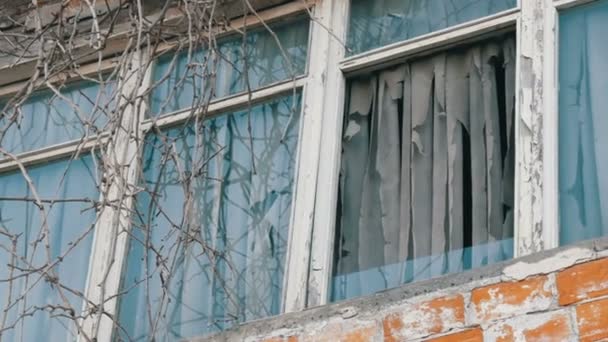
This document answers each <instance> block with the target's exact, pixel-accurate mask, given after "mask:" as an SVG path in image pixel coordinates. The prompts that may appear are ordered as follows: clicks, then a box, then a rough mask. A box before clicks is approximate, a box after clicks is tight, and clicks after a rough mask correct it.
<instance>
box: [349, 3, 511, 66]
mask: <svg viewBox="0 0 608 342" xmlns="http://www.w3.org/2000/svg"><path fill="white" fill-rule="evenodd" d="M516 5H517V0H374V1H369V0H352V1H351V10H350V24H349V30H348V39H347V48H348V50H349V53H350V54H358V53H361V52H365V51H368V50H372V49H375V48H378V47H381V46H384V45H388V44H391V43H396V42H400V41H403V40H407V39H411V38H414V37H418V36H421V35H424V34H427V33H431V32H434V31H438V30H441V29H445V28H448V27H451V26H454V25H458V24H462V23H465V22H467V21H471V20H474V19H479V18H482V17H485V16H489V15H492V14H495V13H498V12H501V11H504V10H507V9H510V8H514V7H515V6H516Z"/></svg>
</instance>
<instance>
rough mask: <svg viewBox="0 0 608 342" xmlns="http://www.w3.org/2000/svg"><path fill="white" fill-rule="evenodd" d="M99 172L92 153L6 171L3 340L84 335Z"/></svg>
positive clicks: (0, 278)
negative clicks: (80, 319)
mask: <svg viewBox="0 0 608 342" xmlns="http://www.w3.org/2000/svg"><path fill="white" fill-rule="evenodd" d="M26 175H27V176H26ZM97 179H98V174H97V171H96V167H95V163H94V162H93V158H92V156H91V155H83V156H81V157H80V158H76V159H72V160H60V161H53V162H49V163H46V164H41V165H36V166H32V167H28V168H27V173H25V174H24V173H22V171H11V172H7V173H2V174H0V308H2V310H3V316H2V317H3V322H2V327H3V328H6V330H3V331H2V332H1V334H2V340H3V341H4V340H6V341H26V342H30V341H31V342H34V341H74V340H76V339H77V336H78V330H77V328H76V326H75V325H74V324H73V323H74V321H73V317H75V315H76V316H78V315H79V313H80V310H81V308H82V305H83V302H84V295H83V293H84V290H85V283H86V279H87V274H88V268H89V256H90V251H91V248H92V241H93V231H94V224H95V218H96V214H97V211H96V210H95V207H94V204H93V202H94V201H96V200H97V199H98V198H99V193H98V189H97V182H96V181H97ZM26 294H27V295H26ZM49 313H52V314H49Z"/></svg>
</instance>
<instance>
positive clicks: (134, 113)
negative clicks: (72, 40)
mask: <svg viewBox="0 0 608 342" xmlns="http://www.w3.org/2000/svg"><path fill="white" fill-rule="evenodd" d="M313 5H314V2H312V1H297V2H288V3H286V4H284V5H280V6H277V7H274V8H272V9H268V10H264V11H261V12H259V13H257V14H256V15H255V16H251V15H250V16H249V17H245V18H240V19H236V20H233V21H231V25H230V27H229V28H228V29H227V30H226V31H223V32H222V33H221V34H219V36H217V38H221V37H224V36H228V35H230V34H234V33H235V32H239V31H240V30H241V29H242V28H243V27H245V26H247V27H259V26H261V25H266V24H268V23H272V22H275V21H280V20H290V19H292V18H294V17H297V16H298V15H301V14H302V13H306V12H307V11H314V10H315V8H314V7H313ZM312 26H313V21H312V20H310V28H309V39H308V42H307V44H308V56H307V57H308V58H307V61H306V69H305V72H304V73H303V74H302V75H299V76H297V77H294V78H292V79H287V80H284V81H280V82H275V83H273V84H269V85H266V86H263V87H260V88H257V89H255V90H252V91H251V92H249V93H247V92H245V93H237V94H233V95H229V96H225V97H221V98H218V99H214V100H212V101H210V102H209V105H208V107H207V108H205V110H204V111H203V112H201V111H199V110H197V109H193V108H184V109H181V110H178V111H175V112H170V113H166V114H162V115H159V116H155V117H152V118H148V117H146V116H145V114H146V112H147V109H148V106H149V103H148V102H149V96H144V94H146V93H148V92H149V90H150V87H151V86H152V84H153V76H152V75H153V70H154V66H155V63H154V60H151V58H153V57H151V56H150V55H148V51H147V50H145V49H138V50H136V51H134V52H133V54H134V56H133V60H132V63H131V70H132V72H133V73H134V74H135V73H137V72H142V73H143V75H144V76H143V78H144V79H143V82H141V84H140V86H139V88H137V89H136V88H135V87H136V83H133V80H132V79H133V77H130V74H128V72H129V71H128V70H123V71H122V73H123V74H124V77H123V78H125V79H127V81H126V83H125V85H124V86H123V87H122V88H121V89H122V90H123V91H125V92H130V91H136V92H138V94H139V97H140V101H139V103H138V104H137V105H136V107H135V108H133V106H132V105H131V108H130V110H127V115H124V118H123V122H124V124H125V125H126V126H127V127H131V129H133V132H134V133H135V134H136V138H133V137H130V136H129V133H128V132H126V133H125V132H121V133H120V134H117V135H116V136H115V137H113V138H114V139H113V140H112V141H110V142H109V144H108V153H116V154H117V155H119V156H123V157H124V158H123V159H122V161H123V163H124V162H126V161H129V160H137V157H138V156H139V155H140V154H141V153H143V147H144V145H143V144H144V139H143V137H144V136H145V135H146V134H147V133H148V132H150V131H151V130H153V129H155V128H160V129H162V128H166V127H170V126H173V125H176V124H179V123H183V122H184V121H186V120H187V119H189V118H191V117H192V116H193V115H201V114H204V115H206V116H208V115H212V116H213V115H219V114H222V113H227V112H230V111H231V110H234V109H238V108H244V107H247V105H248V104H255V103H260V102H262V101H265V100H268V99H271V98H275V97H277V96H280V95H282V94H285V93H288V92H293V93H295V92H296V91H302V92H303V101H302V108H301V111H303V109H304V103H309V102H310V101H311V100H310V99H308V98H307V97H306V96H307V95H306V94H307V93H308V92H307V89H310V82H311V77H309V74H310V70H309V68H310V65H311V59H310V56H311V50H312V47H313V46H314V45H313V44H312V39H311V34H310V32H311V31H312ZM174 45H175V44H172V43H164V44H163V45H161V46H160V48H159V49H158V50H157V55H158V54H160V53H163V52H165V51H168V50H170V49H172V48H173V47H174ZM168 53H171V52H168ZM155 57H156V56H155ZM155 57H154V58H155ZM142 70H143V71H142ZM129 80H131V82H129ZM305 101H306V102H305ZM308 116H310V115H308ZM309 121H310V120H306V115H305V114H304V113H301V126H300V131H299V141H298V152H297V155H296V166H295V170H296V175H295V176H294V177H295V184H294V199H293V204H292V208H291V214H290V228H289V238H288V240H289V242H288V248H287V259H286V266H285V267H286V271H285V276H284V279H283V283H284V286H283V294H282V298H283V308H282V313H283V312H287V310H286V308H288V307H293V306H294V304H292V303H291V302H290V301H289V299H288V298H289V297H288V293H292V292H294V291H295V289H294V287H295V286H297V284H296V283H293V282H288V278H291V277H292V276H293V273H295V272H297V271H294V272H292V271H291V270H292V269H294V268H295V267H296V266H297V265H294V264H295V263H296V262H295V260H296V259H292V258H290V256H291V255H293V254H297V253H300V252H301V251H299V250H294V249H297V247H296V246H298V244H297V243H293V241H294V239H296V238H298V237H297V236H295V233H294V231H297V230H298V228H297V227H296V224H295V223H294V222H295V221H294V216H295V212H296V208H297V207H298V203H299V202H301V200H299V197H298V194H301V193H302V192H303V191H297V190H298V189H301V188H306V187H305V186H302V185H301V183H302V182H303V180H302V178H303V177H302V176H301V172H300V169H299V165H300V160H301V156H302V150H303V148H304V146H307V145H310V144H312V141H309V140H308V139H306V138H305V137H308V136H310V130H311V129H314V128H313V127H311V125H310V122H309ZM133 123H135V126H133ZM119 164H120V163H119ZM128 165H129V166H128V167H127V168H126V169H125V168H124V167H123V166H124V164H123V165H116V166H112V167H116V168H117V169H122V170H123V172H124V175H123V177H121V178H123V179H126V184H124V185H116V184H113V185H112V187H111V188H110V190H109V191H108V193H109V194H110V196H112V197H115V198H109V199H108V200H110V201H112V200H115V199H123V200H124V198H125V194H124V191H125V186H126V187H127V188H135V187H136V186H137V183H138V175H139V170H140V168H141V165H138V163H128ZM121 192H122V193H121ZM127 197H128V198H127V200H126V203H124V206H123V208H124V209H115V208H113V207H110V206H108V207H105V208H104V209H107V210H104V211H103V212H101V213H100V214H99V216H98V225H97V227H96V230H95V231H96V234H95V238H94V247H93V251H92V252H91V266H90V267H89V274H88V278H87V279H88V280H87V289H86V296H87V298H88V299H89V300H91V301H92V302H93V303H96V305H101V303H100V295H101V293H100V287H99V286H97V284H99V283H102V282H105V285H106V288H105V293H104V294H103V297H104V298H106V302H105V303H103V305H104V308H105V312H106V313H108V314H110V315H113V316H115V315H116V314H117V311H118V300H117V298H116V297H117V296H116V295H117V294H119V292H120V286H121V280H122V274H123V272H124V269H125V264H126V260H127V254H128V244H129V240H130V239H129V238H130V235H129V230H130V226H131V222H130V219H129V215H128V213H129V212H130V211H131V209H132V208H133V206H134V201H133V199H132V196H130V195H129V196H127ZM102 200H103V199H102ZM101 227H111V228H112V229H111V230H109V229H102V228H101ZM292 261H293V262H292ZM91 270H97V271H96V272H91ZM288 275H289V277H288ZM108 298H111V299H109V300H108ZM302 309H303V308H302ZM96 316H97V317H89V318H88V319H86V320H85V321H84V322H83V329H84V331H86V332H88V333H89V334H90V336H96V337H97V340H98V341H111V340H112V338H113V336H114V333H115V329H116V327H115V325H114V323H113V321H112V319H110V318H108V317H107V316H100V315H96ZM115 317H116V316H115ZM79 340H82V341H84V340H85V339H84V338H83V337H82V336H80V337H79Z"/></svg>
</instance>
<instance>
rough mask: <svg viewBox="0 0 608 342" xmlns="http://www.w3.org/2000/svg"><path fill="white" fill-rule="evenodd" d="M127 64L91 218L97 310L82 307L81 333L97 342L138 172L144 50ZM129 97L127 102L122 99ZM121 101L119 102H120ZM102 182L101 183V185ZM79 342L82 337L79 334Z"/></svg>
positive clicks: (113, 299)
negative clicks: (95, 211)
mask: <svg viewBox="0 0 608 342" xmlns="http://www.w3.org/2000/svg"><path fill="white" fill-rule="evenodd" d="M132 54H133V58H132V59H131V63H130V64H129V65H128V66H125V67H124V70H121V74H122V75H123V77H122V78H121V80H120V84H119V87H120V88H119V89H120V94H121V99H120V100H119V104H118V108H119V111H120V112H121V113H122V114H123V115H122V121H121V123H120V129H116V130H115V133H114V134H113V135H112V136H111V137H110V140H109V143H108V145H107V148H106V150H105V155H104V156H103V158H105V160H104V162H105V163H104V169H103V172H104V175H103V177H104V180H105V183H104V182H102V184H101V190H100V192H101V195H100V197H101V203H102V206H101V209H100V211H99V214H98V218H97V225H96V229H95V237H94V243H93V251H92V253H91V262H90V267H89V277H88V280H87V287H86V291H87V292H86V294H87V296H86V297H87V298H88V299H89V301H90V303H92V304H93V305H95V306H101V305H103V312H101V311H100V310H97V309H95V307H92V306H91V305H88V306H87V305H85V308H84V314H83V315H84V316H85V317H86V318H85V320H84V322H83V331H84V332H85V333H86V334H87V335H88V336H89V337H95V338H96V339H97V341H99V342H106V341H107V342H109V341H111V339H112V333H113V329H114V325H115V322H114V321H113V320H112V319H111V318H109V317H117V310H118V295H117V294H118V292H119V286H120V281H121V275H122V269H123V263H124V259H125V257H126V252H127V246H128V242H129V238H128V237H129V234H128V231H129V229H130V226H131V215H130V213H131V212H132V209H133V206H134V194H135V189H136V188H137V181H138V170H139V167H140V165H139V155H140V153H139V151H140V150H141V148H142V146H140V145H141V144H143V136H142V130H141V124H140V123H141V122H142V119H143V117H144V114H145V111H146V106H147V103H146V97H145V96H143V95H144V93H145V91H146V90H147V87H148V86H149V85H150V83H151V82H150V80H151V70H150V69H151V68H149V67H148V66H149V63H148V59H149V58H148V56H147V50H145V49H144V50H143V51H142V50H140V49H138V50H136V51H134V52H133V53H132ZM128 101H130V103H129V102H128ZM121 102H122V103H121ZM104 184H107V185H106V186H105V187H104ZM81 340H84V338H83V337H81Z"/></svg>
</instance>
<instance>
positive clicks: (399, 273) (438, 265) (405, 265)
mask: <svg viewBox="0 0 608 342" xmlns="http://www.w3.org/2000/svg"><path fill="white" fill-rule="evenodd" d="M513 248H514V245H513V239H505V240H501V241H497V242H494V243H490V244H483V245H479V246H474V247H468V248H465V249H458V250H452V251H449V252H448V253H446V254H438V255H432V256H427V257H421V258H416V259H414V260H407V261H404V262H400V263H395V264H390V265H386V266H381V267H374V268H370V269H367V270H364V271H358V272H353V273H348V274H341V275H336V276H334V277H333V279H332V292H331V300H332V301H339V300H344V299H349V298H354V297H359V296H365V295H369V294H373V293H376V292H379V291H383V290H386V289H390V288H395V287H399V286H401V285H402V284H407V283H411V282H414V281H423V280H428V279H431V278H435V277H438V276H441V275H445V274H450V273H458V272H462V271H465V270H469V269H471V268H475V267H480V266H484V265H488V264H490V263H494V262H498V261H502V260H508V259H512V258H513V250H514V249H513ZM487 251H499V253H496V254H497V255H498V254H501V256H500V258H497V259H494V260H487V259H486V260H485V261H484V260H482V259H479V258H477V260H476V258H475V256H476V255H483V256H487V255H488V252H487ZM446 263H447V264H448V265H458V266H456V267H450V268H449V269H448V270H445V264H446Z"/></svg>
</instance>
